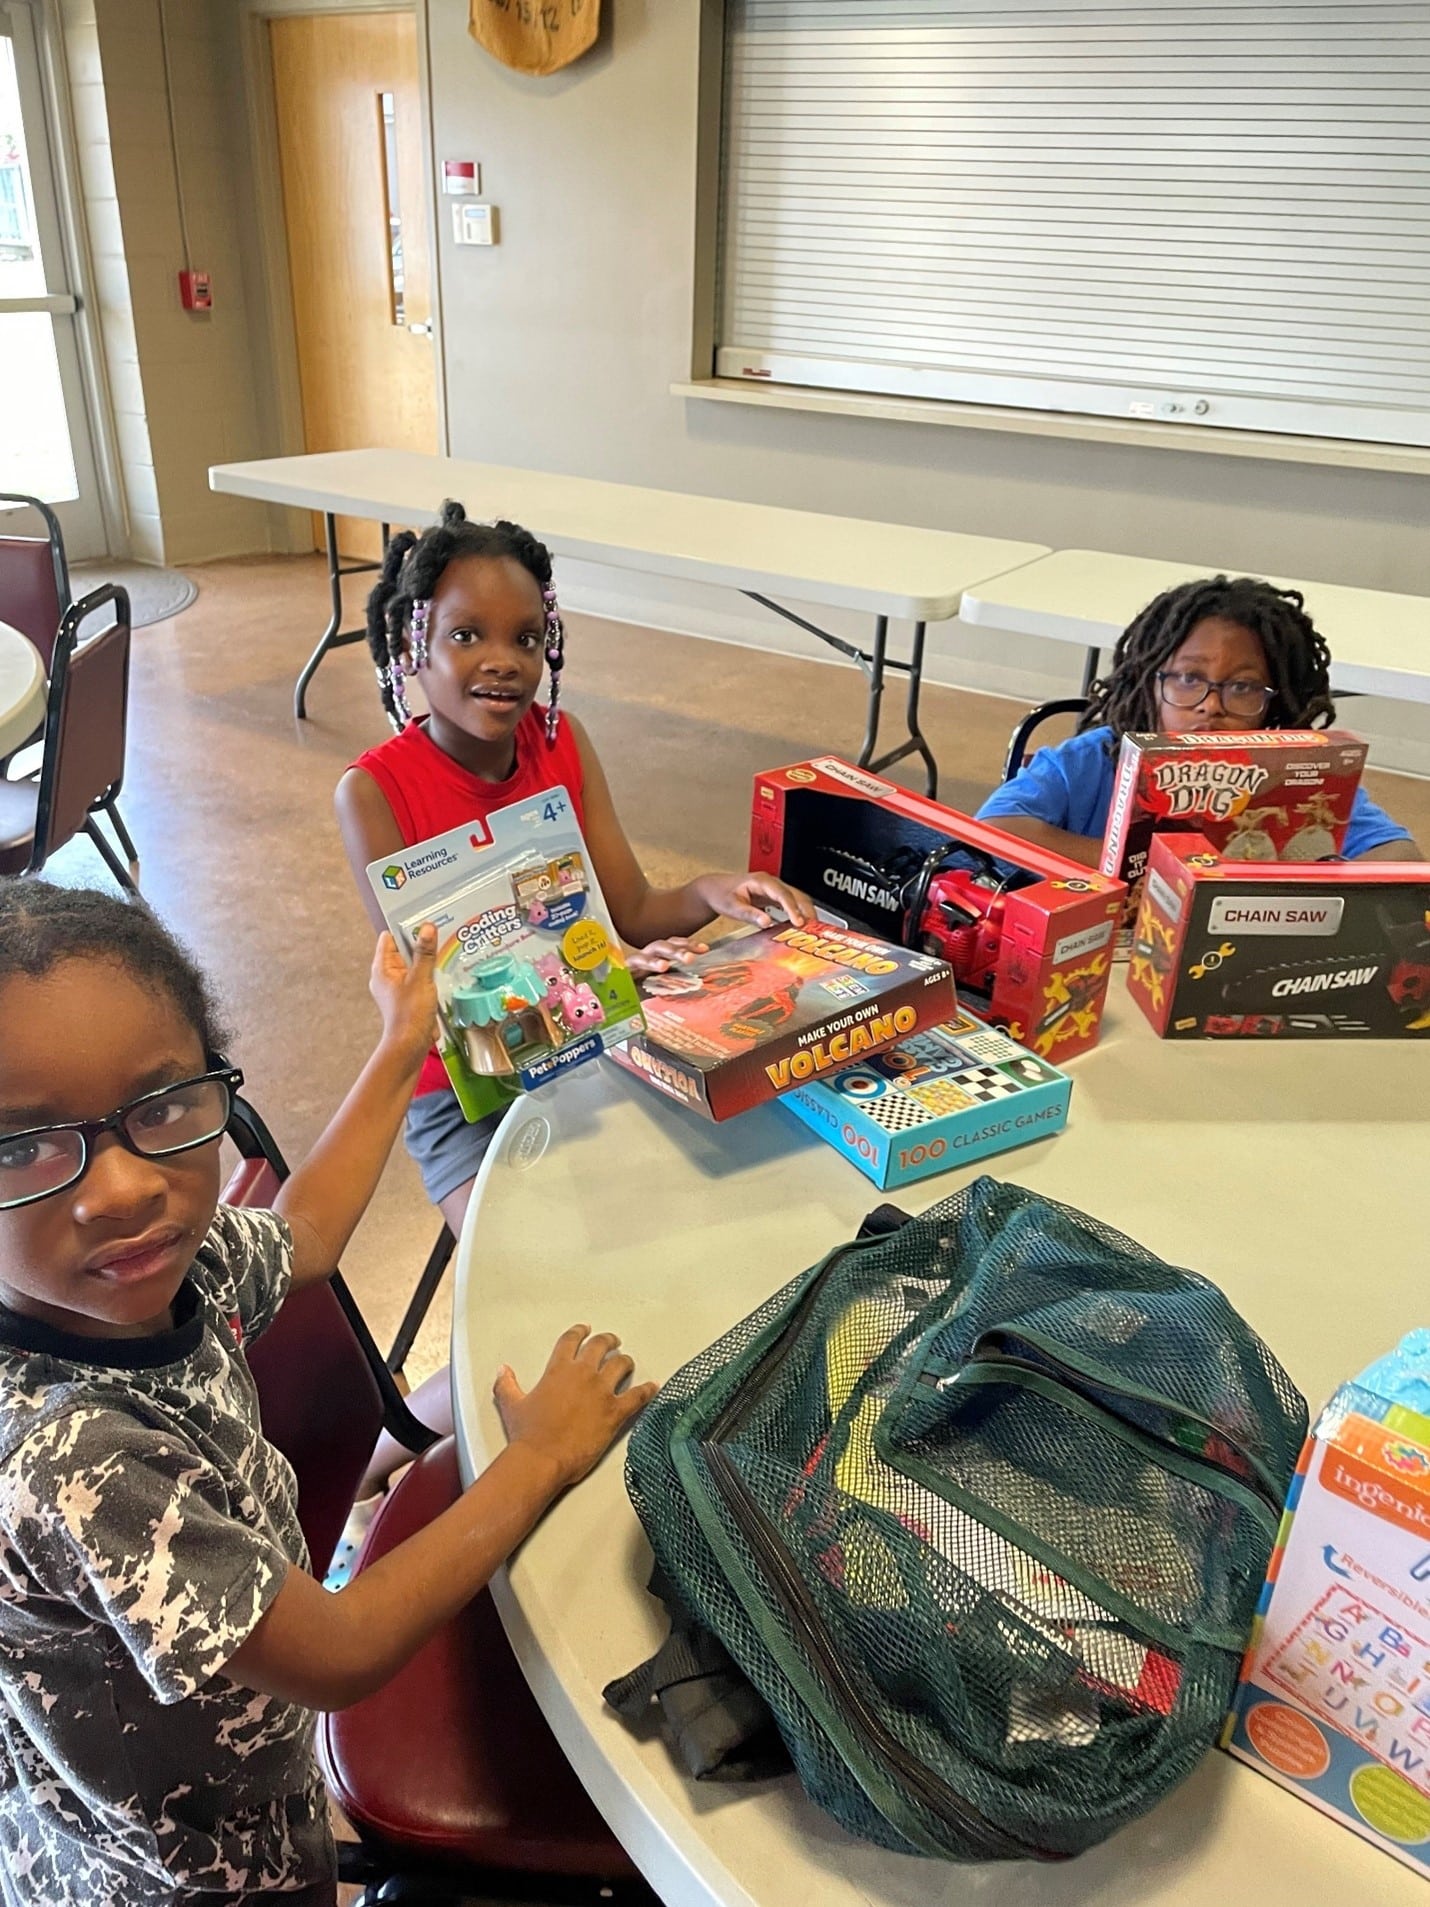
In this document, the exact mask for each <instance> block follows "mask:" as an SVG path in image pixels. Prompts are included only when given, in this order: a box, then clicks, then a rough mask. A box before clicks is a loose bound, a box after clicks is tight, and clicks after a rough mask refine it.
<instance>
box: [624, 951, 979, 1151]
mask: <svg viewBox="0 0 1430 1907" xmlns="http://www.w3.org/2000/svg"><path fill="white" fill-rule="evenodd" d="M641 991H642V994H643V996H644V998H643V1005H644V1007H645V1017H646V1032H645V1034H644V1035H643V1036H641V1037H639V1038H637V1039H633V1040H632V1041H631V1042H630V1043H629V1045H627V1046H626V1047H624V1048H621V1049H618V1050H617V1051H615V1052H613V1053H612V1055H611V1057H612V1059H614V1060H616V1061H618V1062H619V1064H620V1065H622V1066H624V1067H626V1068H627V1069H628V1070H629V1071H631V1072H633V1073H635V1074H637V1075H638V1076H639V1077H640V1078H641V1079H643V1080H645V1082H646V1083H647V1085H650V1086H654V1087H655V1088H656V1090H657V1091H658V1092H663V1093H664V1094H665V1095H666V1096H667V1097H668V1098H670V1099H678V1100H679V1101H680V1103H681V1104H682V1105H683V1106H691V1107H693V1108H694V1109H695V1111H696V1112H701V1113H704V1114H705V1116H706V1117H707V1118H708V1119H729V1118H730V1117H731V1116H732V1115H733V1114H735V1113H737V1112H747V1111H748V1110H749V1108H750V1107H751V1106H758V1105H760V1104H762V1103H763V1102H764V1101H765V1100H768V1099H773V1098H775V1096H776V1095H777V1094H779V1093H783V1092H787V1091H789V1089H790V1088H791V1087H792V1086H798V1085H800V1084H801V1083H802V1082H803V1081H805V1080H810V1079H817V1078H819V1077H821V1076H822V1075H824V1074H827V1073H832V1072H834V1071H836V1070H838V1069H839V1068H841V1067H845V1066H848V1065H849V1064H850V1062H851V1061H854V1060H858V1059H862V1058H863V1057H864V1056H865V1055H867V1054H870V1053H874V1052H877V1051H879V1050H880V1049H881V1048H883V1047H886V1046H892V1045H893V1044H894V1042H895V1040H899V1039H904V1038H906V1037H907V1036H908V1035H909V1034H911V1033H916V1032H918V1031H919V1030H920V1029H921V1028H923V1027H928V1026H935V1025H937V1024H938V1022H939V1021H940V1020H947V1019H951V1018H952V1017H953V1014H954V1012H955V1000H954V992H953V975H952V974H951V973H950V971H949V969H948V967H947V966H946V965H945V964H944V962H943V961H942V960H935V959H933V958H932V957H931V956H930V955H928V954H921V953H913V952H911V951H909V950H908V949H906V948H903V947H890V946H886V945H885V944H884V943H883V942H882V941H878V940H871V939H870V938H869V937H868V935H866V934H855V933H850V932H849V930H848V929H847V928H839V927H827V926H825V925H824V924H823V923H820V924H819V925H817V926H815V927H814V928H802V927H767V928H764V929H762V930H761V931H759V932H756V933H750V934H737V935H734V936H732V937H731V938H730V939H729V940H722V941H720V942H718V943H717V945H716V946H714V947H712V948H711V950H710V952H709V953H705V954H699V955H697V956H696V958H695V959H694V960H693V961H692V962H691V963H690V965H689V966H688V967H674V968H672V969H671V970H670V972H669V973H660V974H652V975H651V977H650V978H649V979H648V980H646V981H645V982H644V983H643V985H642V989H641Z"/></svg>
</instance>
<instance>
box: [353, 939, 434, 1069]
mask: <svg viewBox="0 0 1430 1907" xmlns="http://www.w3.org/2000/svg"><path fill="white" fill-rule="evenodd" d="M436 959H437V929H436V928H435V927H433V926H430V925H428V926H424V927H422V928H421V929H419V931H418V935H417V945H416V948H415V949H414V950H413V955H412V964H411V966H410V967H409V966H408V964H407V962H406V961H405V960H404V959H403V957H402V955H401V954H400V953H399V952H398V951H397V943H396V941H395V940H394V939H393V938H392V935H391V934H379V935H378V938H377V950H376V952H375V953H374V954H373V957H372V973H371V974H370V975H369V977H368V983H367V984H368V991H369V992H370V993H371V994H372V997H373V999H374V1000H375V1001H376V1002H377V1010H378V1012H379V1013H380V1014H381V1015H382V1043H383V1045H384V1046H385V1047H387V1049H388V1050H389V1052H391V1053H393V1054H394V1055H396V1056H398V1057H400V1058H402V1059H403V1060H406V1061H410V1062H411V1064H412V1065H414V1066H420V1065H421V1063H422V1060H423V1057H424V1055H425V1054H426V1053H427V1051H428V1050H429V1048H430V1047H431V1045H432V1043H433V1041H434V1040H435V1039H436V1037H437V987H436V983H435V981H434V980H433V969H434V967H435V964H436Z"/></svg>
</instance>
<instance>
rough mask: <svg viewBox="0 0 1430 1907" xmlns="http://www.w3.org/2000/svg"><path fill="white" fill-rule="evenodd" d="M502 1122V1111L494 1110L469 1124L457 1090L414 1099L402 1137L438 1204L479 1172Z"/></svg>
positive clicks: (430, 1196) (429, 1094) (429, 1191)
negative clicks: (464, 1116)
mask: <svg viewBox="0 0 1430 1907" xmlns="http://www.w3.org/2000/svg"><path fill="white" fill-rule="evenodd" d="M501 1122H502V1115H501V1113H499V1112H493V1113H489V1114H488V1115H487V1117H486V1118H485V1119H479V1120H478V1121H477V1122H476V1124H475V1125H469V1124H468V1123H467V1121H466V1120H465V1119H464V1118H463V1117H462V1108H461V1107H460V1106H459V1105H458V1104H457V1095H456V1094H455V1093H450V1092H439V1093H422V1094H421V1095H420V1096H419V1097H418V1098H416V1099H414V1100H413V1102H412V1104H411V1105H410V1106H409V1107H408V1108H407V1122H406V1124H405V1126H404V1127H403V1131H402V1137H403V1141H404V1143H405V1144H406V1146H407V1150H408V1151H409V1152H410V1153H411V1154H412V1157H413V1159H414V1161H415V1162H416V1165H417V1170H418V1171H419V1172H420V1173H421V1174H422V1185H423V1188H424V1190H425V1191H426V1193H427V1196H428V1198H429V1199H431V1201H432V1203H433V1204H434V1205H440V1204H441V1203H442V1201H443V1199H444V1198H446V1196H447V1194H448V1193H449V1192H455V1191H456V1189H457V1187H458V1186H459V1185H465V1184H466V1183H467V1181H468V1179H474V1178H475V1177H476V1176H477V1168H478V1167H479V1166H480V1165H481V1162H482V1159H483V1156H484V1155H485V1153H486V1149H487V1147H488V1146H489V1145H490V1144H491V1142H492V1135H493V1133H494V1132H495V1131H496V1129H497V1127H498V1126H499V1125H500V1124H501Z"/></svg>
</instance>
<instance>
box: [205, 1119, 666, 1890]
mask: <svg viewBox="0 0 1430 1907" xmlns="http://www.w3.org/2000/svg"><path fill="white" fill-rule="evenodd" d="M229 1137H230V1138H231V1139H232V1140H233V1141H234V1143H235V1145H236V1146H237V1147H238V1150H239V1153H240V1155H241V1163H240V1166H239V1169H238V1171H237V1172H236V1173H235V1175H234V1177H233V1179H232V1180H231V1181H230V1184H229V1188H228V1190H227V1192H226V1193H225V1198H226V1200H227V1201H228V1202H229V1203H230V1204H241V1205H260V1206H269V1205H271V1204H272V1202H273V1199H274V1196H275V1194H276V1193H277V1190H278V1187H279V1186H280V1185H281V1184H282V1182H283V1180H284V1178H285V1177H286V1176H287V1167H286V1166H285V1165H284V1162H283V1158H282V1155H281V1153H280V1152H279V1150H278V1148H277V1146H276V1145H275V1144H274V1141H273V1138H272V1136H271V1134H270V1133H269V1132H268V1130H267V1128H266V1127H265V1126H264V1124H263V1122H262V1120H261V1119H259V1117H258V1115H257V1114H256V1113H255V1112H254V1111H253V1110H252V1108H251V1107H249V1106H248V1105H247V1104H245V1102H243V1101H242V1100H237V1101H235V1104H234V1109H233V1114H232V1116H231V1118H230V1121H229ZM248 1361H249V1367H250V1369H251V1370H252V1372H253V1376H254V1381H255V1383H256V1384H257V1386H258V1395H259V1403H260V1406H261V1408H262V1412H263V1428H264V1431H265V1433H266V1434H267V1436H268V1437H269V1438H270V1440H271V1441H272V1442H273V1443H274V1444H276V1445H277V1447H278V1448H279V1449H280V1450H281V1451H282V1452H283V1453H284V1455H285V1456H286V1457H287V1458H288V1460H289V1462H290V1463H291V1464H292V1465H293V1468H294V1470H295V1471H296V1472H297V1476H298V1517H299V1521H300V1522H301V1523H302V1525H303V1532H304V1535H305V1536H306V1538H307V1541H308V1547H309V1550H310V1551H311V1553H312V1555H313V1556H314V1557H315V1558H323V1559H326V1558H327V1557H329V1556H331V1554H332V1552H333V1550H334V1548H335V1547H336V1544H337V1540H338V1537H339V1536H340V1534H341V1532H342V1527H343V1524H344V1522H345V1520H346V1517H347V1513H348V1510H349V1509H350V1507H351V1504H352V1497H353V1492H354V1490H355V1489H356V1487H357V1484H358V1480H359V1478H360V1477H361V1475H362V1472H363V1469H364V1468H365V1466H366V1464H367V1461H368V1458H369V1456H370V1455H371V1452H372V1447H373V1444H374V1442H375V1441H376V1438H377V1434H378V1431H379V1430H380V1429H384V1428H385V1429H387V1430H388V1431H389V1432H391V1434H392V1435H393V1436H395V1437H396V1438H397V1439H398V1441H399V1442H400V1443H402V1444H404V1445H405V1446H406V1447H407V1448H408V1449H411V1450H416V1451H420V1452H421V1454H420V1455H419V1456H418V1457H417V1460H416V1462H414V1463H413V1464H412V1465H411V1466H410V1467H409V1468H408V1469H407V1470H406V1471H405V1472H404V1473H403V1474H402V1476H400V1477H399V1478H398V1480H397V1482H396V1483H395V1484H394V1485H393V1487H392V1488H391V1490H390V1491H389V1492H388V1494H387V1496H386V1497H385V1498H384V1500H383V1502H382V1504H381V1505H380V1507H379V1509H378V1512H377V1514H376V1516H375V1517H374V1519H373V1521H372V1524H371V1525H370V1527H369V1530H368V1534H367V1537H366V1539H365V1541H364V1543H363V1548H362V1551H361V1554H360V1555H359V1558H358V1563H357V1572H358V1573H360V1572H361V1571H362V1570H363V1569H366V1568H368V1567H370V1566H371V1565H372V1563H374V1562H375V1561H376V1560H377V1559H378V1558H379V1557H381V1556H385V1555H388V1554H390V1553H391V1551H392V1550H394V1549H396V1547H397V1546H398V1545H399V1544H400V1543H402V1542H404V1541H405V1540H406V1539H407V1538H408V1537H409V1536H413V1535H415V1534H416V1533H417V1532H418V1531H419V1530H421V1529H423V1528H425V1526H426V1525H427V1524H428V1523H430V1522H431V1521H432V1519H433V1518H434V1517H436V1516H440V1515H441V1513H442V1512H443V1511H444V1510H445V1509H447V1508H449V1507H450V1506H451V1504H453V1503H454V1502H456V1500H457V1497H458V1495H459V1494H460V1491H461V1480H460V1478H459V1476H458V1474H457V1461H456V1452H455V1447H454V1445H453V1442H452V1439H451V1438H447V1439H446V1440H445V1441H443V1442H440V1443H439V1442H436V1440H435V1439H434V1436H433V1433H432V1431H431V1430H429V1429H428V1428H427V1426H426V1425H425V1424H421V1423H419V1422H418V1420H417V1419H416V1418H415V1417H413V1415H412V1413H411V1412H410V1411H409V1410H408V1409H407V1406H406V1404H405V1403H404V1402H403V1399H402V1397H401V1394H400V1393H399V1392H398V1390H397V1387H396V1385H395V1383H394V1382H393V1379H392V1375H391V1373H390V1372H389V1371H388V1369H387V1366H386V1364H385V1363H384V1362H383V1359H382V1355H381V1353H380V1351H379V1350H378V1348H377V1345H376V1344H375V1343H374V1341H373V1339H372V1336H371V1334H370V1333H369V1331H368V1330H367V1327H366V1325H365V1324H364V1322H363V1319H362V1316H361V1313H360V1312H359V1311H358V1309H357V1306H356V1304H355V1303H354V1302H353V1299H352V1296H351V1293H350V1292H349V1291H348V1289H347V1287H346V1285H345V1284H344V1283H343V1281H342V1277H341V1274H339V1273H335V1274H334V1276H333V1277H332V1279H331V1280H329V1281H328V1282H327V1283H324V1284H319V1285H310V1286H308V1287H307V1288H306V1289H305V1290H303V1291H300V1292H296V1293H294V1295H293V1296H292V1297H291V1298H289V1299H288V1300H287V1302H286V1303H285V1304H284V1306H283V1309H282V1311H281V1312H280V1313H279V1315H278V1317H277V1319H276V1320H275V1321H274V1323H273V1324H272V1325H271V1326H270V1327H269V1329H268V1330H267V1331H265V1332H264V1334H263V1336H262V1337H261V1338H259V1339H258V1340H257V1341H256V1342H255V1343H254V1344H253V1346H252V1347H251V1349H250V1350H249V1353H248ZM319 1566H320V1567H321V1564H320V1565H319ZM319 1753H320V1756H321V1758H322V1761H323V1766H324V1772H325V1773H326V1775H327V1778H328V1784H329V1788H330V1790H331V1792H332V1795H333V1798H334V1800H335V1801H336V1802H337V1804H338V1806H339V1807H340V1808H341V1809H342V1810H343V1812H344V1814H345V1815H346V1816H347V1818H348V1820H349V1821H350V1822H351V1824H352V1825H353V1827H354V1828H355V1829H356V1830H357V1832H358V1834H359V1835H360V1837H361V1845H360V1846H359V1847H358V1848H356V1849H354V1848H352V1847H351V1845H350V1844H344V1845H343V1846H342V1847H341V1848H340V1854H341V1856H342V1863H341V1871H342V1874H343V1878H344V1879H346V1880H350V1881H354V1882H357V1883H360V1884H362V1885H364V1886H365V1888H366V1889H367V1891H366V1893H365V1894H364V1899H365V1900H366V1901H370V1902H374V1903H376V1902H377V1901H379V1900H381V1901H382V1902H398V1901H406V1902H411V1903H413V1904H414V1907H416V1904H417V1903H430V1907H438V1904H439V1903H440V1904H441V1907H459V1903H464V1902H474V1901H479V1900H485V1901H492V1900H501V1901H510V1900H517V1899H521V1898H534V1899H539V1900H541V1901H543V1902H551V1903H553V1904H554V1903H557V1902H562V1901H571V1902H582V1901H592V1902H594V1901H595V1900H597V1899H613V1898H621V1899H625V1900H629V1901H631V1902H641V1903H654V1899H655V1897H654V1896H653V1895H652V1894H651V1893H650V1891H649V1890H648V1889H647V1888H646V1887H645V1885H644V1883H642V1882H641V1881H640V1880H639V1879H638V1877H637V1876H636V1872H635V1869H634V1868H633V1867H632V1865H631V1863H630V1860H629V1858H628V1857H627V1855H626V1853H625V1851H624V1850H623V1849H622V1847H621V1846H620V1844H619V1842H617V1841H616V1839H615V1838H614V1836H613V1835H612V1834H611V1832H610V1830H609V1829H608V1828H607V1827H606V1825H605V1823H604V1822H603V1821H602V1819H601V1817H600V1815H599V1814H598V1813H597V1812H596V1810H595V1808H594V1807H593V1806H592V1804H591V1802H590V1800H589V1799H588V1798H587V1795H586V1793H585V1790H584V1789H583V1788H582V1787H581V1784H580V1782H579V1781H578V1780H577V1779H576V1776H575V1775H574V1773H573V1772H572V1770H571V1767H570V1764H569V1763H568V1762H567V1761H566V1759H565V1757H564V1756H563V1755H562V1753H561V1750H560V1748H559V1747H558V1746H557V1743H556V1738H555V1737H554V1736H553V1735H552V1733H551V1731H550V1729H549V1728H548V1727H547V1725H546V1722H545V1720H544V1718H543V1716H542V1714H541V1711H540V1709H539V1708H538V1707H537V1705H536V1702H535V1700H534V1698H533V1696H532V1694H531V1691H530V1690H529V1689H528V1688H527V1686H526V1682H525V1681H524V1679H523V1677H522V1673H521V1670H520V1668H519V1667H518V1665H517V1662H516V1658H515V1657H514V1656H513V1655H512V1652H511V1649H510V1647H509V1645H508V1643H507V1640H506V1636H505V1634H504V1633H503V1630H502V1626H501V1622H500V1619H499V1618H498V1616H497V1612H496V1608H495V1605H494V1604H493V1602H492V1600H491V1597H490V1596H489V1595H488V1594H486V1592H485V1591H484V1592H483V1593H482V1594H481V1595H479V1596H477V1597H476V1598H475V1599H474V1600H473V1601H472V1602H471V1603H469V1604H468V1605H467V1607H466V1608H465V1609H464V1610H463V1611H462V1613H461V1614H460V1615H459V1616H457V1617H456V1618H455V1619H454V1620H453V1621H452V1622H449V1623H448V1624H446V1626H445V1627H444V1628H442V1629H440V1630H439V1631H438V1633H437V1634H436V1635H435V1636H433V1638H432V1639H431V1641H430V1642H428V1643H427V1644H426V1646H425V1647H424V1648H423V1649H421V1650H419V1651H418V1653H417V1654H416V1655H415V1656H414V1657H413V1658H412V1660H411V1661H410V1662H409V1663H408V1664H407V1666H406V1668H404V1669H402V1670H400V1671H399V1673H398V1674H397V1675H396V1676H394V1677H393V1679H392V1680H391V1681H390V1682H388V1683H387V1684H386V1686H385V1687H383V1688H382V1689H379V1690H378V1691H377V1693H376V1694H374V1695H371V1696H369V1697H368V1698H367V1699H366V1700H365V1701H362V1702H358V1703H355V1704H354V1705H353V1706H352V1707H351V1708H348V1709H344V1710H342V1711H341V1712H339V1713H337V1714H333V1715H325V1716H323V1717H321V1719H320V1726H319Z"/></svg>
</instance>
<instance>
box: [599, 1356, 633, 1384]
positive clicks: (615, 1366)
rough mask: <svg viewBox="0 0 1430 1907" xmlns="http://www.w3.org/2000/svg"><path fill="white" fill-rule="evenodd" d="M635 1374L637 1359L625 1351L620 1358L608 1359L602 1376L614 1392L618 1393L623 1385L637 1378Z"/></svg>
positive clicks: (602, 1370)
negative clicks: (630, 1379)
mask: <svg viewBox="0 0 1430 1907" xmlns="http://www.w3.org/2000/svg"><path fill="white" fill-rule="evenodd" d="M635 1372H636V1361H635V1359H634V1358H633V1357H631V1356H629V1355H628V1354H627V1353H626V1352H624V1351H622V1353H621V1355H620V1356H619V1357H614V1356H612V1357H608V1358H607V1359H606V1361H605V1363H604V1364H603V1365H602V1366H601V1375H602V1377H604V1378H605V1380H606V1382H607V1383H608V1384H609V1385H610V1387H611V1389H612V1390H613V1391H618V1390H619V1389H620V1388H621V1386H622V1384H624V1383H625V1382H626V1381H627V1380H628V1379H629V1378H632V1377H634V1376H635Z"/></svg>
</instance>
